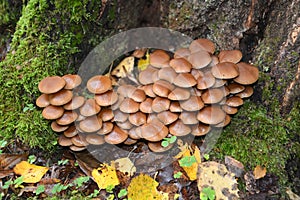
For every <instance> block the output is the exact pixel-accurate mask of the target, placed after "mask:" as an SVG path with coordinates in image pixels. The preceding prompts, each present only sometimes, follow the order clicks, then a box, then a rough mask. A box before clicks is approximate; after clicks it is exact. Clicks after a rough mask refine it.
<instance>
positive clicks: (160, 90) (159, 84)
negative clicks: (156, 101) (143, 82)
mask: <svg viewBox="0 0 300 200" xmlns="http://www.w3.org/2000/svg"><path fill="white" fill-rule="evenodd" d="M173 89H174V86H173V85H172V84H171V83H169V82H167V81H164V80H158V81H156V82H155V83H154V84H153V86H152V90H153V92H154V94H156V95H157V96H160V97H168V95H169V93H170V92H171V90H173Z"/></svg>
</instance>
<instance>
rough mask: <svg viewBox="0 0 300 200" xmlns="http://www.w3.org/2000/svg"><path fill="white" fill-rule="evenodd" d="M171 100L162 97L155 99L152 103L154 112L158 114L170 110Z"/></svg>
mask: <svg viewBox="0 0 300 200" xmlns="http://www.w3.org/2000/svg"><path fill="white" fill-rule="evenodd" d="M170 103H171V102H170V100H169V99H166V98H162V97H155V98H154V100H153V101H152V106H151V108H152V110H153V111H154V112H156V113H160V112H162V111H165V110H168V109H169V107H170Z"/></svg>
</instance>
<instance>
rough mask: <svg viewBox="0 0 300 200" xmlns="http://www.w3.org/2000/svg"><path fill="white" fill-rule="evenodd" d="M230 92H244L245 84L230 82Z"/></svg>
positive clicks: (228, 86)
mask: <svg viewBox="0 0 300 200" xmlns="http://www.w3.org/2000/svg"><path fill="white" fill-rule="evenodd" d="M227 88H228V89H229V93H230V94H237V93H240V92H242V91H243V90H244V89H245V86H243V85H241V84H238V83H230V84H228V85H227Z"/></svg>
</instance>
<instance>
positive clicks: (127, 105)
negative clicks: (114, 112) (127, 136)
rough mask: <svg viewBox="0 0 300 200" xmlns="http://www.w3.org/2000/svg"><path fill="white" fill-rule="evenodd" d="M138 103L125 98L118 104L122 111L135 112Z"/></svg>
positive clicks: (137, 108) (138, 105)
mask: <svg viewBox="0 0 300 200" xmlns="http://www.w3.org/2000/svg"><path fill="white" fill-rule="evenodd" d="M139 108H140V104H139V103H138V102H135V101H134V100H132V99H130V98H125V99H124V100H123V102H122V103H121V105H120V110H121V111H122V112H123V113H135V112H137V111H138V110H139Z"/></svg>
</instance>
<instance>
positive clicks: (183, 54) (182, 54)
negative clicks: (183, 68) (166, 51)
mask: <svg viewBox="0 0 300 200" xmlns="http://www.w3.org/2000/svg"><path fill="white" fill-rule="evenodd" d="M190 54H191V52H190V50H189V49H188V48H179V49H177V50H176V51H175V52H174V58H185V59H187V58H188V57H189V55H190Z"/></svg>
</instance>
